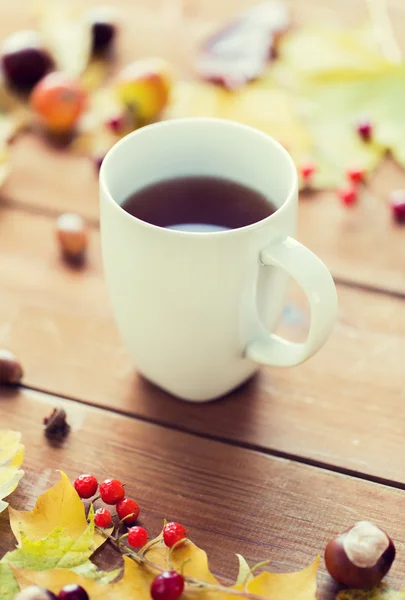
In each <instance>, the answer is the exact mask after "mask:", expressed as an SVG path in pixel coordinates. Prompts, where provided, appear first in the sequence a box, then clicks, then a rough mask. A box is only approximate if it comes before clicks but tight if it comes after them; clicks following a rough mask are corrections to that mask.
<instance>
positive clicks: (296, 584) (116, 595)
mask: <svg viewBox="0 0 405 600" xmlns="http://www.w3.org/2000/svg"><path fill="white" fill-rule="evenodd" d="M146 556H147V559H148V560H149V561H151V562H152V563H154V564H156V565H159V566H161V567H164V568H175V569H176V570H178V571H180V570H181V571H182V572H183V574H184V576H185V577H186V578H195V579H198V580H199V581H203V582H206V583H207V587H206V588H205V589H199V591H198V598H199V599H201V600H214V599H215V598H218V597H219V596H220V597H222V598H224V600H232V599H234V598H235V596H234V595H232V593H230V591H231V589H232V588H223V587H219V584H218V581H217V579H216V578H215V577H214V576H213V575H212V573H211V572H210V570H209V567H208V560H207V555H206V553H205V552H204V551H203V550H201V549H200V548H198V547H197V546H196V545H195V544H193V543H192V542H190V541H188V542H187V543H186V544H184V546H182V547H181V548H178V549H177V550H175V551H174V552H172V554H171V557H170V561H171V565H169V553H168V550H167V548H166V546H165V545H164V543H163V542H162V541H161V540H160V541H159V542H158V543H157V544H155V545H154V546H152V548H150V550H149V551H148V552H147V553H146ZM318 563H319V559H317V560H316V561H315V562H314V563H313V564H312V565H310V566H309V567H307V568H306V569H304V570H303V571H301V572H299V573H288V574H286V575H281V574H272V573H261V574H260V575H258V576H257V577H254V578H253V579H252V581H251V582H250V583H249V584H248V586H247V588H246V591H247V592H249V593H252V594H253V593H254V594H259V595H260V596H262V597H263V598H269V599H272V600H285V598H288V599H289V600H315V591H316V572H317V568H318ZM14 574H15V577H16V579H17V581H18V584H19V585H20V587H21V588H22V589H23V588H24V587H28V586H29V585H40V586H42V587H46V588H47V589H50V590H51V591H53V592H54V593H57V592H58V591H59V590H60V588H61V587H63V586H64V585H68V584H70V583H76V584H78V585H81V586H82V587H84V588H85V589H86V591H87V593H88V594H89V596H90V597H95V598H97V599H98V600H118V599H119V600H123V599H125V598H132V597H136V598H138V599H139V600H150V585H151V583H152V581H153V579H154V577H155V575H156V572H154V571H152V570H151V569H150V568H149V567H145V566H142V565H139V564H138V563H136V562H135V561H133V560H132V559H130V558H129V557H127V556H124V576H123V577H122V579H121V580H120V581H119V582H118V583H111V584H109V585H106V584H104V583H99V582H97V581H89V580H88V579H85V578H83V577H80V576H79V575H77V574H76V573H72V572H71V571H66V570H62V569H55V570H52V571H42V572H34V571H27V570H24V569H14ZM234 589H235V590H237V591H242V586H239V587H237V588H234ZM195 594H196V592H195V591H189V592H187V591H186V592H184V594H183V595H182V597H184V598H185V599H189V600H191V599H193V598H195Z"/></svg>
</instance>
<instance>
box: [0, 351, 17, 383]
mask: <svg viewBox="0 0 405 600" xmlns="http://www.w3.org/2000/svg"><path fill="white" fill-rule="evenodd" d="M22 376H23V370H22V367H21V364H20V363H19V362H18V360H17V359H16V357H15V356H14V354H13V353H12V352H10V351H9V350H1V349H0V383H18V382H19V381H20V380H21V378H22Z"/></svg>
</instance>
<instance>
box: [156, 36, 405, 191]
mask: <svg viewBox="0 0 405 600" xmlns="http://www.w3.org/2000/svg"><path fill="white" fill-rule="evenodd" d="M279 55H280V58H279V59H278V60H276V61H274V62H273V63H272V64H271V66H269V68H268V69H267V71H266V73H265V74H264V76H263V77H262V78H261V80H259V81H256V82H254V83H252V84H249V85H246V86H245V87H244V88H242V89H240V90H237V91H233V92H231V91H228V90H224V89H222V88H220V87H218V86H213V85H209V84H206V83H202V82H188V83H184V82H183V83H180V84H178V85H177V86H176V88H175V90H174V95H173V101H172V104H171V106H170V107H169V109H168V112H167V116H168V117H169V118H170V117H173V116H174V117H178V116H191V117H192V116H213V117H220V118H226V119H232V120H235V121H238V122H241V123H244V124H246V125H250V126H252V127H255V128H257V129H260V130H262V131H264V132H265V133H268V134H270V135H272V136H273V137H275V138H276V139H277V140H278V141H280V142H281V143H282V144H283V145H284V146H285V147H286V148H287V150H288V151H289V152H290V154H291V155H292V157H293V158H294V160H295V162H296V164H297V165H300V164H303V163H304V162H308V161H312V162H314V163H315V164H316V166H317V171H316V173H315V175H314V177H313V178H312V179H311V186H312V187H314V188H315V189H316V188H318V189H322V188H325V187H336V186H338V185H341V184H342V183H343V182H344V180H345V173H346V171H347V169H348V168H359V169H362V170H364V171H366V172H371V171H372V170H373V169H375V168H376V167H377V166H378V164H379V163H380V161H381V160H382V158H383V157H384V155H385V153H386V151H387V150H391V152H392V154H393V156H394V157H395V159H396V160H397V161H398V162H399V164H400V165H402V166H405V146H404V144H403V139H404V136H405V116H404V112H403V110H402V103H401V98H402V97H403V96H404V94H405V64H404V63H401V64H393V63H391V62H389V61H388V60H387V59H386V58H384V56H382V54H381V52H380V50H379V48H378V45H377V41H376V39H375V37H374V31H373V28H372V27H371V26H368V27H362V28H330V27H320V26H318V27H307V28H301V29H297V30H294V31H292V32H289V33H287V34H285V35H284V36H283V39H282V41H281V44H280V47H279ZM365 116H366V117H367V118H368V119H370V121H371V122H372V123H373V124H374V126H375V127H374V132H373V138H372V140H371V141H370V142H367V143H365V142H364V141H363V140H361V138H360V137H359V135H358V134H357V132H356V122H357V121H358V120H359V119H361V118H363V117H365Z"/></svg>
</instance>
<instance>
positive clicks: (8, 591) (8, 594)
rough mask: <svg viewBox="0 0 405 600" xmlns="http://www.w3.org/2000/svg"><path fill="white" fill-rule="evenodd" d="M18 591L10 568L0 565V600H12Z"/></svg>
mask: <svg viewBox="0 0 405 600" xmlns="http://www.w3.org/2000/svg"><path fill="white" fill-rule="evenodd" d="M18 591H19V586H18V583H17V580H16V579H15V577H14V575H13V572H12V571H11V569H10V567H9V566H8V565H6V564H2V563H0V600H12V599H13V598H14V596H15V595H16V594H17V592H18Z"/></svg>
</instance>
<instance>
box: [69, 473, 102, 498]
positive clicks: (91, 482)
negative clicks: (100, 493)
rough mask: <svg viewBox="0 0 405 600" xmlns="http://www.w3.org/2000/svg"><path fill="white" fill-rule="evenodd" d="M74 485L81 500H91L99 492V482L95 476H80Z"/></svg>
mask: <svg viewBox="0 0 405 600" xmlns="http://www.w3.org/2000/svg"><path fill="white" fill-rule="evenodd" d="M73 485H74V486H75V490H76V492H77V493H78V494H79V496H80V498H91V497H92V496H94V494H95V493H96V492H97V488H98V481H97V479H96V478H95V477H94V475H89V474H87V473H86V474H85V475H80V476H79V477H78V478H77V479H75V481H74V483H73Z"/></svg>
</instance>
